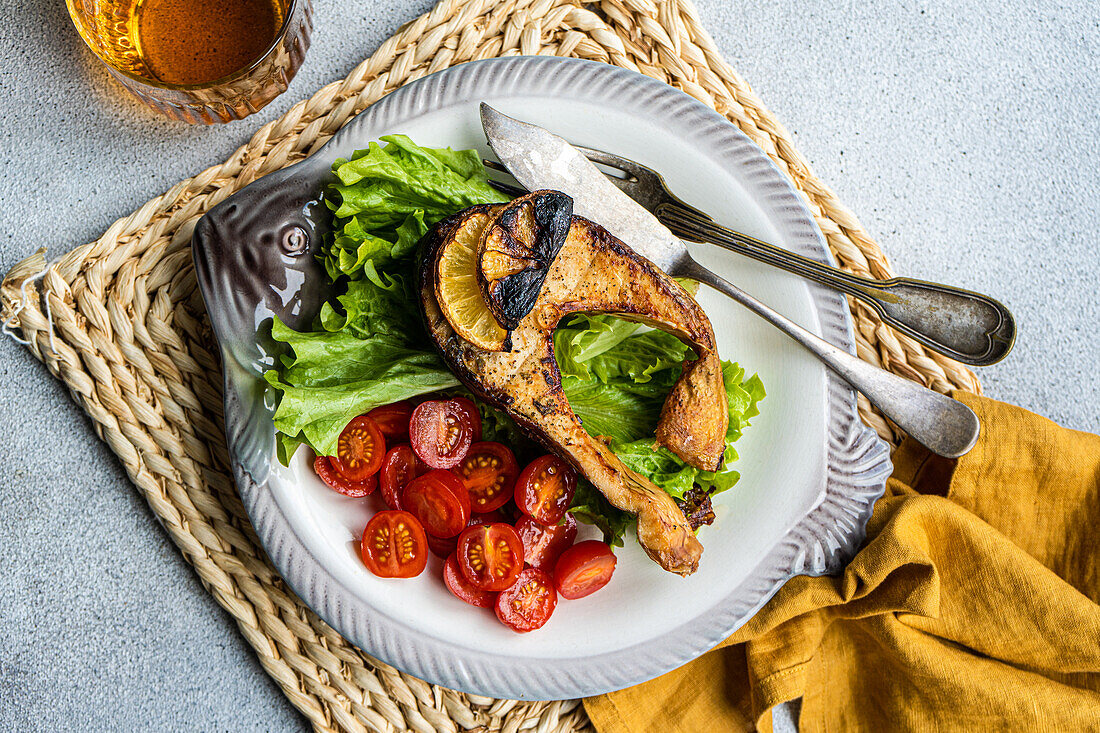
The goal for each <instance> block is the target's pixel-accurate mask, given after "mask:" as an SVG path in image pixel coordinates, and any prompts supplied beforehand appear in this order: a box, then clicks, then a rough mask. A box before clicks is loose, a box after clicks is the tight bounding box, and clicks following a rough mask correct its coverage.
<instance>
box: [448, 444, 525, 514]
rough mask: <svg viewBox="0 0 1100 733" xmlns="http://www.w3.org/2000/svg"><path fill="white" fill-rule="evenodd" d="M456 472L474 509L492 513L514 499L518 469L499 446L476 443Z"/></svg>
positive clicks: (504, 448) (510, 453)
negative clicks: (467, 490) (468, 494)
mask: <svg viewBox="0 0 1100 733" xmlns="http://www.w3.org/2000/svg"><path fill="white" fill-rule="evenodd" d="M455 472H456V473H457V474H458V475H459V476H460V477H461V478H462V483H464V484H466V488H467V489H469V491H470V503H471V505H472V507H473V510H474V511H475V512H491V511H493V510H494V509H499V508H500V507H502V506H504V505H505V504H507V503H508V500H509V499H511V498H512V495H513V488H514V487H515V483H516V475H517V474H518V473H519V466H518V465H516V457H515V456H514V455H512V451H510V450H508V448H507V447H505V446H503V445H501V444H500V443H474V444H473V445H471V446H470V451H469V452H468V453H467V454H466V457H465V458H463V459H462V463H460V464H458V467H457V468H456V469H455Z"/></svg>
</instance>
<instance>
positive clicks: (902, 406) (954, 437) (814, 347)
mask: <svg viewBox="0 0 1100 733" xmlns="http://www.w3.org/2000/svg"><path fill="white" fill-rule="evenodd" d="M674 270H675V272H670V273H669V274H672V275H678V276H681V277H687V278H691V279H692V280H698V281H699V282H701V283H704V284H706V285H709V286H710V287H712V288H714V289H715V290H718V291H719V292H721V293H723V294H725V295H727V296H729V297H730V298H732V299H733V300H735V301H737V302H738V303H740V304H741V305H743V306H745V307H746V308H748V309H749V310H751V311H752V312H754V313H756V315H758V316H760V317H761V318H763V319H764V320H766V321H768V322H769V323H771V324H772V325H773V326H775V327H776V328H778V329H779V330H780V331H783V332H784V333H785V334H787V335H788V336H790V337H791V338H792V339H794V340H795V341H797V342H798V343H799V344H801V345H802V346H804V347H805V348H806V349H807V350H809V351H810V352H811V353H813V354H814V355H815V356H816V357H817V358H818V359H820V360H821V361H822V362H824V363H825V366H827V367H829V368H830V369H831V370H833V371H834V372H836V373H837V375H838V376H840V378H841V379H843V380H844V381H846V382H847V383H848V384H850V385H852V387H854V388H855V389H857V390H859V391H860V392H862V393H863V394H864V395H866V397H867V399H868V400H870V402H871V404H873V405H875V406H876V407H878V408H879V409H880V410H881V411H882V413H883V414H884V415H886V417H888V418H890V419H891V420H893V421H894V423H895V424H896V425H897V426H898V427H899V428H901V429H902V430H904V431H905V432H906V433H908V434H909V435H910V436H911V437H912V438H913V439H915V440H916V441H917V442H919V443H920V444H921V445H923V446H925V447H926V448H928V449H929V450H931V451H932V452H933V453H936V454H938V455H941V456H945V457H947V458H958V457H959V456H962V455H964V454H965V453H967V452H968V451H969V450H970V449H971V448H973V447H974V443H975V442H977V440H978V432H979V430H980V429H981V426H980V425H979V423H978V417H977V416H976V415H975V414H974V411H973V410H971V409H970V408H969V407H967V406H966V405H964V404H963V403H961V402H959V401H958V400H954V399H952V398H950V397H948V396H947V395H943V394H940V393H939V392H934V391H932V390H930V389H928V388H927V387H924V386H922V385H920V384H917V383H916V382H913V381H910V380H908V379H905V378H903V377H899V376H898V375H896V374H892V373H891V372H888V371H886V370H885V369H879V368H878V367H876V366H873V365H871V364H868V363H867V362H865V361H862V360H861V359H859V358H858V357H857V356H855V355H854V354H851V353H849V352H847V351H845V350H844V349H841V348H839V347H837V346H835V345H833V344H830V343H829V342H828V341H825V340H824V339H822V338H820V337H819V336H817V335H815V334H813V333H811V332H809V331H807V330H806V329H805V328H803V327H802V326H799V325H798V324H797V323H795V322H794V321H792V320H790V319H789V318H787V317H786V316H783V315H782V314H780V313H778V312H776V311H775V310H773V309H771V308H769V307H768V306H766V305H764V304H763V303H761V302H760V301H759V300H757V299H756V298H754V297H752V296H751V295H749V294H748V293H746V292H745V291H744V290H741V289H740V288H738V287H737V286H735V285H733V284H732V283H730V282H729V281H727V280H725V279H723V278H722V277H720V276H718V275H716V274H715V273H713V272H711V271H710V270H708V269H707V268H705V267H703V266H702V265H700V264H699V263H698V262H696V261H695V260H693V259H692V258H691V257H688V256H685V257H684V258H683V260H681V261H680V262H679V263H678V264H677V265H676V266H675V268H674Z"/></svg>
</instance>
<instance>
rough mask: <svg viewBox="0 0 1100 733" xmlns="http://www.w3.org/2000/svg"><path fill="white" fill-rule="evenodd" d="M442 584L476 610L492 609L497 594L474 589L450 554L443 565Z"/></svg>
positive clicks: (452, 554) (453, 554)
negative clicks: (475, 607)
mask: <svg viewBox="0 0 1100 733" xmlns="http://www.w3.org/2000/svg"><path fill="white" fill-rule="evenodd" d="M443 582H444V583H445V584H446V586H447V589H448V590H450V591H451V593H454V594H455V596H456V597H457V598H459V599H461V600H463V601H466V602H467V603H469V604H470V605H471V606H477V607H478V608H492V607H493V604H494V603H496V600H497V594H496V593H493V592H492V591H488V590H481V589H480V588H476V587H474V585H473V584H472V583H470V581H468V580H466V576H465V575H463V574H462V570H460V569H459V567H458V556H457V555H456V554H455V553H453V552H452V553H451V554H450V556H449V557H448V558H447V562H446V563H444V565H443Z"/></svg>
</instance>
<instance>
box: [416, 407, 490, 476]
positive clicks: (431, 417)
mask: <svg viewBox="0 0 1100 733" xmlns="http://www.w3.org/2000/svg"><path fill="white" fill-rule="evenodd" d="M467 401H468V400H467ZM475 418H476V419H477V420H480V419H481V418H480V416H479V415H478V413H477V412H476V411H474V413H473V415H471V414H470V411H469V409H468V408H467V407H466V406H465V405H463V404H461V403H460V402H458V400H430V401H428V402H423V403H421V404H420V405H418V406H417V408H416V409H415V410H413V413H412V421H411V422H410V423H409V441H410V442H411V443H412V447H413V450H414V451H416V455H418V456H420V460H422V461H424V463H427V464H428V465H429V466H431V467H432V468H454V467H455V466H457V465H458V464H459V463H461V462H462V459H463V458H465V457H466V451H468V450H470V444H471V443H472V442H473V430H474V428H473V425H474V420H475Z"/></svg>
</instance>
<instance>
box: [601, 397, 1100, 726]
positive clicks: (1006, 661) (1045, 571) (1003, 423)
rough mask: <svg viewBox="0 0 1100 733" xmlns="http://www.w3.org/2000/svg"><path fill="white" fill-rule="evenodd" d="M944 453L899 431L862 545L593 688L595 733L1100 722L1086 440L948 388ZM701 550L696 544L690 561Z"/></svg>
mask: <svg viewBox="0 0 1100 733" xmlns="http://www.w3.org/2000/svg"><path fill="white" fill-rule="evenodd" d="M954 396H955V397H956V398H957V399H960V400H962V401H963V402H965V403H967V404H968V405H970V406H971V407H972V408H973V409H974V411H975V412H977V414H978V417H979V418H980V419H981V422H982V434H981V437H980V439H979V440H978V444H977V446H976V447H975V448H974V450H973V451H971V452H970V453H969V454H968V455H966V456H965V457H963V458H961V459H959V460H958V461H948V460H945V459H941V458H938V457H936V456H932V455H930V454H929V453H928V452H927V451H925V450H924V449H922V448H920V447H919V446H917V445H915V444H913V443H911V442H907V443H905V444H903V445H902V446H901V447H900V448H899V449H898V450H897V452H896V453H895V454H894V466H895V468H894V475H893V476H892V477H891V479H890V481H889V484H888V486H887V492H886V496H885V497H883V498H882V499H881V500H880V501H879V502H878V503H877V504H876V506H875V512H874V516H873V517H872V519H871V522H870V524H869V525H868V528H867V534H868V539H867V542H866V543H865V545H864V547H863V549H862V550H861V551H860V553H859V554H858V555H857V556H856V557H855V559H854V560H853V561H852V563H851V564H850V565H849V566H848V567H847V568H846V570H845V571H844V573H843V574H842V575H841V576H839V577H824V578H808V577H799V578H794V579H792V580H791V581H790V582H788V583H787V584H786V585H785V586H784V587H783V588H782V589H781V590H780V591H779V593H777V594H776V596H775V597H774V598H773V599H772V600H771V602H769V603H768V605H767V606H765V607H764V608H763V609H762V610H761V611H760V612H759V613H758V614H757V615H756V616H755V617H754V618H753V619H752V620H751V621H750V622H749V623H747V624H746V625H745V626H744V627H743V628H742V629H741V630H739V631H738V632H737V633H736V634H734V636H733V637H731V638H730V639H728V640H727V641H726V642H724V643H723V644H721V645H719V647H718V648H717V649H715V650H713V651H711V652H710V653H708V654H706V655H704V656H703V657H700V658H699V659H697V660H695V661H694V662H692V663H691V664H688V665H686V666H684V667H682V668H680V669H677V670H675V671H673V672H670V673H668V674H666V675H664V676H663V677H659V678H657V679H655V680H652V681H651V682H647V683H645V684H643V685H639V686H637V687H632V688H630V689H627V690H622V691H620V692H616V693H612V694H610V695H601V696H599V697H594V698H590V699H588V700H586V701H585V707H586V708H587V710H588V714H589V716H590V717H591V718H592V721H593V723H594V724H595V726H596V728H597V730H598V731H599V732H600V733H638V732H640V731H654V732H658V731H659V732H660V733H676V732H678V731H685V732H688V731H690V732H691V733H697V732H699V731H712V730H714V731H718V730H722V731H726V730H729V731H735V730H751V729H753V728H754V727H758V728H760V729H763V730H765V731H768V730H770V729H771V713H770V708H771V707H772V706H774V705H777V704H779V703H781V702H784V701H787V700H792V699H794V698H797V697H802V698H803V703H802V712H801V718H800V721H799V723H800V727H801V729H802V730H803V731H807V732H812V731H821V730H831V731H875V732H876V733H877V732H879V731H892V730H922V731H923V730H927V731H941V730H951V729H967V730H982V731H990V730H1060V731H1084V730H1100V605H1098V604H1100V437H1098V436H1096V435H1090V434H1087V433H1081V432H1076V431H1073V430H1067V429H1065V428H1061V427H1059V426H1057V425H1055V424H1054V423H1052V422H1050V421H1049V420H1047V419H1045V418H1042V417H1039V416H1037V415H1035V414H1033V413H1030V412H1027V411H1026V410H1023V409H1021V408H1018V407H1013V406H1011V405H1006V404H1003V403H1000V402H995V401H993V400H988V399H984V398H980V397H975V396H973V395H970V394H966V393H956V394H955V395H954ZM705 561H706V558H705V555H704V562H705Z"/></svg>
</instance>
